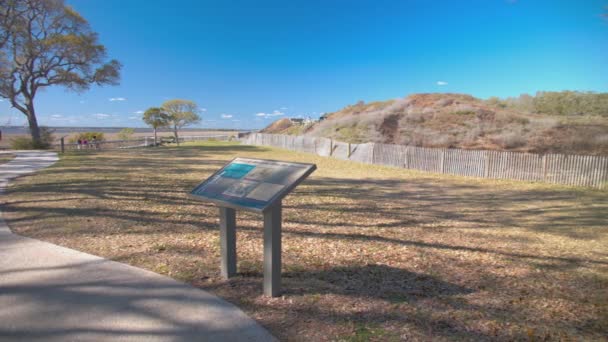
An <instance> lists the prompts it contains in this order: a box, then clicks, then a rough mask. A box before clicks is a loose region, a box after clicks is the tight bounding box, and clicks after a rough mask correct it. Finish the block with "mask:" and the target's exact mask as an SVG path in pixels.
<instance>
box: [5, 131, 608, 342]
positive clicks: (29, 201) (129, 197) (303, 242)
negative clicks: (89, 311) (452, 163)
mask: <svg viewBox="0 0 608 342" xmlns="http://www.w3.org/2000/svg"><path fill="white" fill-rule="evenodd" d="M237 155H238V156H247V157H257V158H272V159H284V160H292V161H300V162H313V163H316V164H317V165H318V170H317V171H316V172H315V173H314V174H313V175H312V176H311V177H310V178H309V179H308V180H307V181H305V182H304V183H303V184H302V185H301V186H300V187H299V188H298V189H297V190H296V191H295V193H294V194H292V195H290V196H288V197H287V198H286V200H285V202H284V207H285V211H284V227H283V228H284V235H283V246H284V249H283V283H284V296H283V297H282V298H276V299H269V298H265V297H263V296H262V295H261V292H262V288H261V281H262V231H261V217H259V216H257V215H253V214H245V213H243V214H241V213H239V217H238V226H239V228H238V257H239V262H238V266H239V274H240V275H239V276H238V277H236V278H234V279H232V280H230V281H224V280H222V279H221V278H220V276H219V241H218V239H219V237H218V236H219V234H218V229H217V225H218V212H217V209H216V208H215V207H213V206H211V205H207V204H205V203H202V202H198V201H194V200H191V199H189V198H187V196H186V193H187V192H188V191H189V190H190V189H192V188H193V187H194V186H195V185H196V184H197V183H198V182H199V181H200V180H202V179H204V178H205V177H207V176H208V175H210V174H211V173H212V172H213V171H214V170H216V169H217V168H219V167H220V166H221V165H222V164H223V163H225V162H226V160H228V159H231V158H233V157H234V156H237ZM2 200H3V202H4V205H3V207H2V211H3V212H5V213H6V215H5V216H6V217H7V220H8V222H9V225H10V226H11V227H12V229H14V230H15V231H16V232H18V233H20V234H23V235H26V236H30V237H35V238H39V239H42V240H46V241H51V242H53V243H56V244H60V245H64V246H68V247H71V248H74V249H78V250H82V251H86V252H89V253H92V254H96V255H100V256H104V257H107V258H111V259H113V260H117V261H121V262H125V263H129V264H132V265H135V266H138V267H142V268H147V269H150V270H153V271H155V272H158V273H162V274H166V275H168V276H171V277H174V278H177V279H181V280H184V281H187V282H190V283H192V284H194V285H195V286H198V287H200V288H203V289H206V290H209V291H212V292H214V293H216V294H217V295H219V296H221V297H223V298H225V299H227V300H229V301H231V302H234V303H236V304H237V305H239V306H240V307H241V308H243V309H244V310H245V311H246V312H247V313H248V314H250V315H251V316H252V317H254V318H255V319H256V320H258V321H259V322H260V323H261V324H263V325H264V326H266V327H267V328H268V329H270V331H272V333H274V334H275V335H276V336H278V337H279V338H281V339H283V340H301V341H310V340H315V341H317V340H321V341H323V340H404V339H413V340H429V339H433V340H452V339H465V340H516V339H548V340H560V339H562V340H569V339H587V340H602V339H605V337H606V336H607V335H608V253H607V249H606V246H608V214H607V213H608V193H606V192H599V191H587V190H580V189H573V188H565V187H555V186H549V185H540V184H527V183H518V182H505V181H489V180H476V179H467V178H457V177H450V176H435V175H429V174H422V173H417V172H412V171H407V170H400V169H391V168H386V167H378V166H372V165H363V164H357V163H352V162H347V161H339V160H334V159H328V158H322V157H318V156H314V155H309V154H300V153H294V152H289V151H283V150H277V149H270V148H260V147H252V146H238V145H233V144H228V143H208V144H207V145H203V146H193V145H191V146H184V147H181V148H171V147H167V148H157V149H148V150H145V151H142V150H126V151H111V152H99V153H89V154H69V155H66V156H64V157H63V158H62V160H61V161H60V162H59V163H58V164H57V165H56V166H53V167H51V168H49V169H46V170H44V171H42V172H40V173H39V174H37V175H34V176H31V177H27V178H22V179H20V180H18V181H17V182H16V183H15V184H14V185H12V186H11V188H10V191H9V193H8V195H7V196H5V197H3V199H2Z"/></svg>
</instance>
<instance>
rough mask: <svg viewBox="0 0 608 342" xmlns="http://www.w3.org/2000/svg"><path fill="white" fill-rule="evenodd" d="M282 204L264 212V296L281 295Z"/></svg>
mask: <svg viewBox="0 0 608 342" xmlns="http://www.w3.org/2000/svg"><path fill="white" fill-rule="evenodd" d="M281 211H282V204H281V202H279V203H277V204H276V205H274V206H273V207H271V208H268V210H266V211H265V212H264V295H266V296H269V297H278V296H280V295H281V219H282V218H281V216H282V213H281Z"/></svg>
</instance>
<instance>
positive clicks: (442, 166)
mask: <svg viewBox="0 0 608 342" xmlns="http://www.w3.org/2000/svg"><path fill="white" fill-rule="evenodd" d="M441 173H445V149H442V150H441Z"/></svg>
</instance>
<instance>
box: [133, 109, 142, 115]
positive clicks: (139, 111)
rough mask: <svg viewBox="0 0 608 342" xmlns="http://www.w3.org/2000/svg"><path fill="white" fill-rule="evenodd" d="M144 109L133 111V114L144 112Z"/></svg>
mask: <svg viewBox="0 0 608 342" xmlns="http://www.w3.org/2000/svg"><path fill="white" fill-rule="evenodd" d="M143 113H144V111H143V110H138V111H137V112H133V114H143Z"/></svg>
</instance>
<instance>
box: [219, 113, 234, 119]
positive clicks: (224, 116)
mask: <svg viewBox="0 0 608 342" xmlns="http://www.w3.org/2000/svg"><path fill="white" fill-rule="evenodd" d="M221 117H222V119H231V118H232V114H222V115H221Z"/></svg>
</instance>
